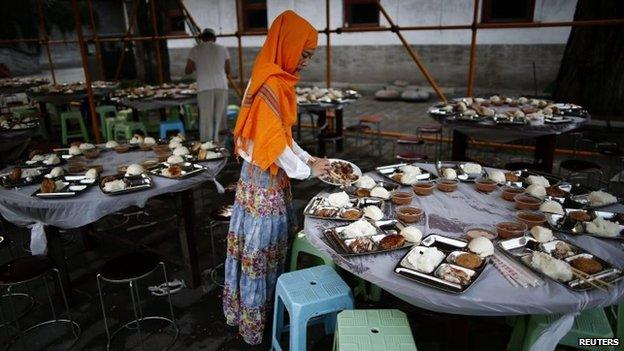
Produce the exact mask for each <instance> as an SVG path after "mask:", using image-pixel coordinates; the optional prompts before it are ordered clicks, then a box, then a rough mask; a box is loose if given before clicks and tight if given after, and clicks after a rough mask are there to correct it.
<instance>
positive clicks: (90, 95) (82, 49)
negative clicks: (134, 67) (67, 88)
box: [71, 0, 102, 144]
mask: <svg viewBox="0 0 624 351" xmlns="http://www.w3.org/2000/svg"><path fill="white" fill-rule="evenodd" d="M71 5H72V9H73V11H74V21H75V23H76V34H78V45H79V46H80V56H81V58H82V69H83V71H84V76H85V84H86V86H87V101H88V102H89V113H90V114H91V127H92V129H93V135H94V136H95V141H96V142H97V143H98V144H99V143H101V142H102V139H101V137H100V126H99V124H100V123H99V120H98V117H97V114H96V112H95V98H94V97H93V89H92V88H91V74H90V72H89V62H88V58H87V46H86V44H85V41H84V36H83V34H82V20H81V19H80V12H78V2H77V0H71Z"/></svg>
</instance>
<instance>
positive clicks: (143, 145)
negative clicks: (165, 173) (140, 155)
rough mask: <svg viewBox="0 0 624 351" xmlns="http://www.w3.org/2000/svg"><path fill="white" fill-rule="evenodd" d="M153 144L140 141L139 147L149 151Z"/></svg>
mask: <svg viewBox="0 0 624 351" xmlns="http://www.w3.org/2000/svg"><path fill="white" fill-rule="evenodd" d="M153 146H154V145H147V144H143V143H141V144H139V149H141V151H150V150H152V147H153Z"/></svg>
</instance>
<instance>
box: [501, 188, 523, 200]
mask: <svg viewBox="0 0 624 351" xmlns="http://www.w3.org/2000/svg"><path fill="white" fill-rule="evenodd" d="M524 190H526V189H524V188H518V187H514V186H504V187H502V188H501V197H502V198H503V199H505V200H507V201H513V200H514V197H516V195H518V194H522V193H523V192H524Z"/></svg>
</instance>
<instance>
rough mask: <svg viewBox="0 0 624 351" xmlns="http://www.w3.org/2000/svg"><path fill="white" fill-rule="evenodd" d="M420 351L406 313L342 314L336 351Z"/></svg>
mask: <svg viewBox="0 0 624 351" xmlns="http://www.w3.org/2000/svg"><path fill="white" fill-rule="evenodd" d="M376 350H396V351H417V348H416V343H415V342H414V336H413V335H412V330H411V329H410V325H409V321H408V320H407V316H406V315H405V313H403V312H401V311H399V310H344V311H342V312H340V313H338V322H337V324H336V333H334V351H376Z"/></svg>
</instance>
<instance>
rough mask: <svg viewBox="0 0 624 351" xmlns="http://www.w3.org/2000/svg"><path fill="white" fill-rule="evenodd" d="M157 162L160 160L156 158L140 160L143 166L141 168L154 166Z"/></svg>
mask: <svg viewBox="0 0 624 351" xmlns="http://www.w3.org/2000/svg"><path fill="white" fill-rule="evenodd" d="M159 162H161V161H159V160H158V159H157V158H154V159H149V160H145V161H143V162H141V166H143V168H145V169H149V168H152V167H154V166H156V165H157V164H158V163H159Z"/></svg>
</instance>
